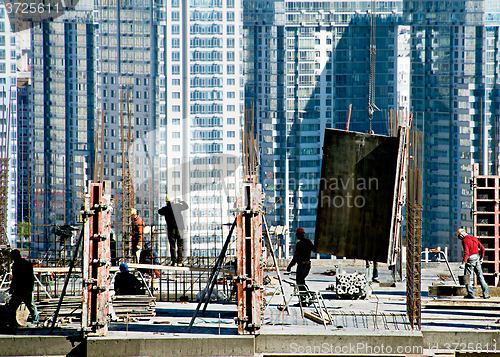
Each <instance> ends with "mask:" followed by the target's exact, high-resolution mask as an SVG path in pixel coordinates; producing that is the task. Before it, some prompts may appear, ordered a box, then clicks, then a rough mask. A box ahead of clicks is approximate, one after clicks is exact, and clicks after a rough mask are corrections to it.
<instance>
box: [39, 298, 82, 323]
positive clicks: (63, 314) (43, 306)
mask: <svg viewBox="0 0 500 357" xmlns="http://www.w3.org/2000/svg"><path fill="white" fill-rule="evenodd" d="M58 304H59V298H56V299H44V300H41V301H40V302H37V303H36V307H37V309H38V313H39V315H40V321H47V324H48V323H49V322H51V321H52V317H53V316H54V314H55V312H56V309H57V305H58ZM81 318H82V297H81V296H65V297H64V299H63V301H62V303H61V309H60V310H59V314H58V320H59V321H61V322H73V321H75V320H81Z"/></svg>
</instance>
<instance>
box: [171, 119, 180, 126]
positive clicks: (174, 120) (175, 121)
mask: <svg viewBox="0 0 500 357" xmlns="http://www.w3.org/2000/svg"><path fill="white" fill-rule="evenodd" d="M172 125H181V120H180V119H179V118H174V119H172Z"/></svg>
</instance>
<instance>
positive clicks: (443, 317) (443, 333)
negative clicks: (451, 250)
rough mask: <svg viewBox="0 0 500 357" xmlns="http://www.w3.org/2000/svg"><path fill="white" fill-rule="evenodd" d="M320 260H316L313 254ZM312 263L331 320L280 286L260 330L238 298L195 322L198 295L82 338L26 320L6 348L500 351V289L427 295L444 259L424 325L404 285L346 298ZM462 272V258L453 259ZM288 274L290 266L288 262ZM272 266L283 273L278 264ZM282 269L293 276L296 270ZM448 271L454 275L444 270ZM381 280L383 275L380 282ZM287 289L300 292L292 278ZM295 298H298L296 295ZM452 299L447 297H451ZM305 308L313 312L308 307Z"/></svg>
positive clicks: (426, 273) (109, 352)
mask: <svg viewBox="0 0 500 357" xmlns="http://www.w3.org/2000/svg"><path fill="white" fill-rule="evenodd" d="M313 263H314V262H313ZM319 265H320V264H319V263H314V264H313V268H312V269H311V273H310V274H309V276H308V278H307V284H308V286H309V289H310V290H313V291H319V292H321V294H322V296H323V299H324V301H325V304H326V306H327V308H328V311H329V312H330V314H331V317H332V323H331V324H328V325H326V328H325V326H324V325H323V324H321V323H317V322H314V321H312V320H310V319H308V318H303V317H302V315H301V311H300V308H299V307H290V314H287V313H286V312H283V311H281V310H282V309H279V307H280V305H282V304H283V299H282V297H281V295H276V296H274V297H272V298H271V296H272V295H271V294H272V293H273V291H274V289H275V288H276V287H277V286H268V287H267V288H266V296H265V298H266V300H267V302H268V303H269V302H270V304H269V306H268V307H267V308H266V310H265V313H264V320H263V325H262V328H261V331H260V334H259V335H238V334H237V326H236V324H235V322H234V317H236V314H237V313H236V305H235V304H234V303H211V304H209V305H208V308H207V311H206V314H205V315H204V316H201V315H199V316H198V317H197V318H196V320H195V323H194V325H193V327H192V329H191V332H190V333H188V332H187V329H188V326H189V323H190V321H191V318H192V316H193V312H194V311H195V309H196V306H197V304H196V303H173V302H157V305H156V316H155V317H153V318H138V319H136V320H135V321H129V322H128V323H127V322H123V321H122V322H112V323H111V324H110V325H109V331H108V333H107V334H106V336H104V337H88V338H87V339H85V340H82V339H81V337H80V336H79V334H78V332H77V326H70V325H68V326H64V327H63V328H56V329H55V330H54V333H53V334H52V335H48V329H46V328H45V329H44V328H22V329H16V330H13V331H1V332H0V333H1V335H0V355H1V356H66V355H75V356H82V355H88V356H289V355H301V356H314V355H332V356H334V355H339V356H342V355H349V356H368V355H387V356H405V355H408V356H409V355H411V356H461V355H467V356H483V355H484V356H493V355H500V323H499V322H500V297H492V298H491V299H489V300H483V299H481V298H480V297H476V299H475V300H474V302H475V303H476V305H481V302H483V301H484V302H485V303H486V302H487V305H486V306H484V307H482V306H474V307H473V308H471V307H470V306H469V305H468V304H467V301H466V299H463V298H460V297H454V298H434V297H428V296H427V287H428V286H429V285H430V284H432V283H440V282H441V283H444V284H452V282H451V281H449V280H448V281H442V279H443V277H445V276H446V275H448V274H449V272H448V271H447V268H446V264H444V263H437V262H436V263H425V264H423V269H422V315H421V316H422V319H421V330H418V329H412V328H411V326H410V325H409V322H408V320H407V318H406V293H405V291H406V286H405V283H404V282H402V283H396V285H395V286H393V287H381V286H380V284H378V283H373V284H371V285H370V294H369V297H368V298H367V299H364V300H338V299H336V298H335V292H333V291H329V290H327V287H328V286H329V285H331V284H333V283H334V282H335V277H334V276H328V275H323V274H322V273H324V272H325V271H327V270H329V269H331V268H332V267H329V266H328V264H326V265H325V263H324V262H321V265H322V266H319ZM452 267H453V270H454V273H455V274H457V275H458V274H459V273H460V271H459V270H458V264H452ZM342 269H343V271H345V272H348V273H349V272H354V271H364V262H354V263H350V264H349V263H345V264H344V266H343V267H342ZM282 273H284V271H282ZM390 273H391V272H390V271H389V270H387V267H385V266H381V267H380V270H379V277H380V280H381V281H382V282H391V281H392V277H391V275H390ZM264 275H270V276H275V274H274V273H273V272H272V271H269V272H265V274H264ZM283 278H284V279H285V280H288V281H293V279H294V274H293V273H292V274H291V275H285V274H283ZM445 279H446V278H445ZM382 285H383V284H382ZM283 287H284V289H285V296H286V297H287V298H288V297H289V296H290V294H291V293H292V291H293V288H292V287H291V285H290V284H288V283H284V285H283ZM447 300H450V301H457V303H456V304H455V305H453V306H440V305H437V306H436V305H435V306H432V307H426V303H427V302H428V301H447ZM297 301H298V300H297V298H296V297H294V298H293V299H292V300H291V304H295V303H296V302H297ZM445 305H446V304H445ZM304 311H306V312H307V311H311V308H310V307H308V308H305V309H304Z"/></svg>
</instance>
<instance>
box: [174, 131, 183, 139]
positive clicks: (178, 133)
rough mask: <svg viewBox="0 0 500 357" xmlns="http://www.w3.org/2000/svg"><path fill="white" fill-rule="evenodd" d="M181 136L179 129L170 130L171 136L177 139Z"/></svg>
mask: <svg viewBox="0 0 500 357" xmlns="http://www.w3.org/2000/svg"><path fill="white" fill-rule="evenodd" d="M180 137H181V133H180V132H179V131H174V132H172V138H174V139H179V138H180Z"/></svg>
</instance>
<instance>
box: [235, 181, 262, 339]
mask: <svg viewBox="0 0 500 357" xmlns="http://www.w3.org/2000/svg"><path fill="white" fill-rule="evenodd" d="M262 199H263V197H262V187H261V185H260V184H258V183H257V177H256V176H247V177H246V178H245V181H244V183H243V185H242V194H241V198H240V200H239V202H238V208H239V209H240V212H239V215H238V217H237V223H236V257H237V263H236V272H237V276H238V279H237V284H238V295H237V303H238V317H237V319H236V323H237V325H238V333H239V334H245V333H251V334H258V333H259V332H260V328H261V326H262V302H263V281H262V280H263V277H262V269H261V266H260V265H261V256H262V229H261V213H262V212H261V210H262Z"/></svg>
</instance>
